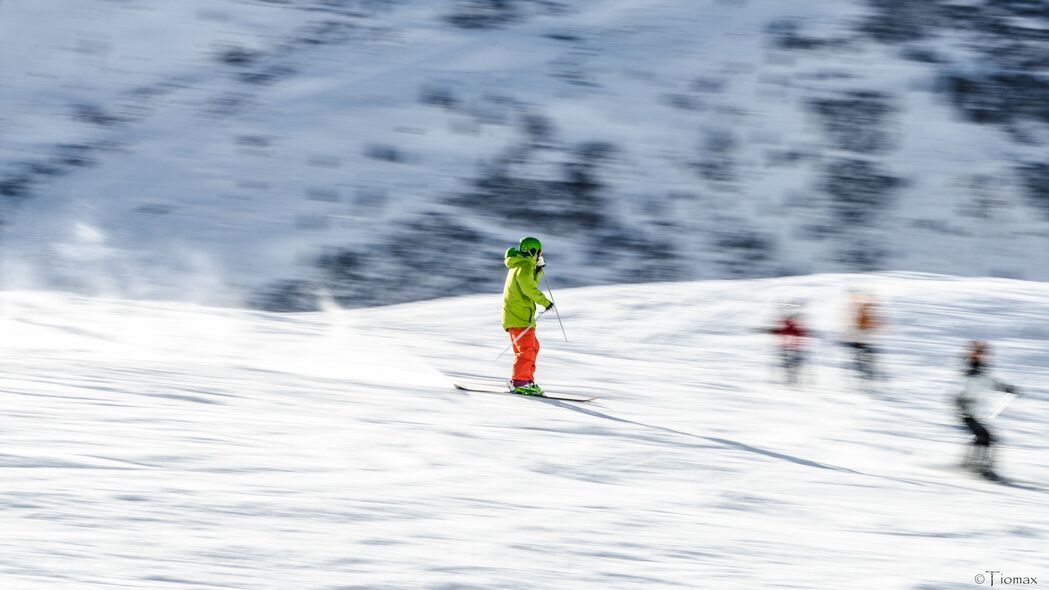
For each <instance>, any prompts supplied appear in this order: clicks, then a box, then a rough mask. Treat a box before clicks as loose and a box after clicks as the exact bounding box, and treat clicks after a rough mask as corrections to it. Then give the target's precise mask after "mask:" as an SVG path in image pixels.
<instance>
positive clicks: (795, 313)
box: [769, 303, 809, 385]
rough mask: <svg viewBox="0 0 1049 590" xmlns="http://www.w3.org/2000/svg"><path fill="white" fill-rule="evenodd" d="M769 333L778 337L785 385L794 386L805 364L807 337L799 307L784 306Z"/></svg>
mask: <svg viewBox="0 0 1049 590" xmlns="http://www.w3.org/2000/svg"><path fill="white" fill-rule="evenodd" d="M769 333H771V334H775V335H776V336H779V352H780V360H781V361H782V363H783V365H782V366H783V372H784V373H785V374H786V377H787V383H789V384H791V385H794V384H796V383H797V382H798V378H799V376H800V374H801V370H802V368H803V366H804V364H805V360H806V359H805V352H806V348H807V347H808V337H809V332H808V330H806V329H805V326H804V324H803V321H802V318H801V305H800V304H797V303H791V304H788V305H786V306H784V309H783V313H782V316H781V318H780V320H779V323H778V324H777V325H776V327H774V328H772V329H770V330H769Z"/></svg>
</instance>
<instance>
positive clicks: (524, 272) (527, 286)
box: [517, 268, 550, 307]
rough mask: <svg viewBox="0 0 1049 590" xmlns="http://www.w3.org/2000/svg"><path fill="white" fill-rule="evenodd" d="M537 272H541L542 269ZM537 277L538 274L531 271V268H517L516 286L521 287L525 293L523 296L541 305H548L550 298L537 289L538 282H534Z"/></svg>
mask: <svg viewBox="0 0 1049 590" xmlns="http://www.w3.org/2000/svg"><path fill="white" fill-rule="evenodd" d="M539 272H540V273H542V271H539ZM538 278H539V274H537V273H534V272H532V270H531V269H527V268H518V269H517V286H518V287H520V288H521V292H522V293H524V294H525V297H527V298H529V299H531V300H532V301H533V302H534V303H537V304H539V305H542V306H543V307H549V306H550V300H549V299H547V298H546V295H543V292H542V291H540V290H539V284H538V283H537V282H536V279H538Z"/></svg>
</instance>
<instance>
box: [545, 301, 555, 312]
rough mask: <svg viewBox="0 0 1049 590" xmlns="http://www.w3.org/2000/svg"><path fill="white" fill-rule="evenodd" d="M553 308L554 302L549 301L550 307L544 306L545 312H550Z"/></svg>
mask: <svg viewBox="0 0 1049 590" xmlns="http://www.w3.org/2000/svg"><path fill="white" fill-rule="evenodd" d="M553 308H554V302H553V301H551V302H550V305H547V306H546V311H550V310H551V309H553Z"/></svg>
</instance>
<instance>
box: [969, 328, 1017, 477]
mask: <svg viewBox="0 0 1049 590" xmlns="http://www.w3.org/2000/svg"><path fill="white" fill-rule="evenodd" d="M987 348H988V346H987V343H986V342H981V341H979V340H973V341H972V342H970V343H969V350H968V352H967V353H966V355H965V363H964V367H963V370H964V376H965V381H964V384H963V387H962V390H961V391H960V392H959V393H958V395H957V396H956V397H955V399H954V403H955V405H956V406H957V408H958V411H959V414H960V416H961V419H962V422H963V423H964V424H965V426H966V428H968V429H969V431H970V432H972V433H973V439H972V444H971V446H970V447H969V449H968V450H967V452H966V454H965V458H964V460H963V461H962V466H963V467H965V468H966V469H971V470H973V471H975V472H976V473H979V474H980V475H982V476H984V477H986V478H988V479H998V476H997V474H996V473H995V471H994V455H993V452H992V450H991V447H992V446H993V445H994V441H995V437H994V436H993V435H992V434H991V432H990V431H989V430H988V429H987V425H986V424H984V422H982V421H981V420H978V419H977V418H976V414H977V410H979V407H980V405H981V404H980V399H979V398H980V397H981V394H982V393H983V392H984V391H986V390H988V389H993V390H997V391H1002V392H1005V393H1006V394H1012V395H1019V394H1018V392H1017V389H1016V388H1015V387H1013V386H1012V385H1008V384H1006V383H1003V382H1001V381H998V380H996V379H994V378H992V377H991V376H990V375H989V374H988V372H989V369H988V367H987Z"/></svg>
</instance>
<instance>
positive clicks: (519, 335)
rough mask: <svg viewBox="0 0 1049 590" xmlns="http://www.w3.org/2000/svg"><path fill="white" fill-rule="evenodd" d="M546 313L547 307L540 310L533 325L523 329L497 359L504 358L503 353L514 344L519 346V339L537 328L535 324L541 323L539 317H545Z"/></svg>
mask: <svg viewBox="0 0 1049 590" xmlns="http://www.w3.org/2000/svg"><path fill="white" fill-rule="evenodd" d="M544 313H546V310H545V309H544V310H543V311H541V312H539V314H538V315H536V316H535V320H533V321H532V325H530V326H528V327H527V328H525V329H524V330H522V331H521V333H520V334H518V335H517V338H514V341H513V342H511V343H510V344H508V345H507V347H506V348H504V349H503V351H502V352H500V353H499V356H497V357H495V360H499V359H501V358H503V355H504V354H506V351H508V350H510V348H511V347H513V346H517V343H518V341H520V340H521V338H523V337H524V335H525V334H527V333H528V332H529V331H530V330H532V329H534V328H535V325H536V324H537V323H539V318H541V317H543V314H544Z"/></svg>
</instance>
